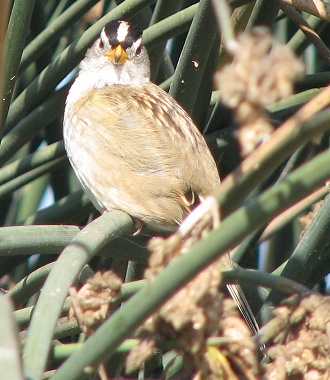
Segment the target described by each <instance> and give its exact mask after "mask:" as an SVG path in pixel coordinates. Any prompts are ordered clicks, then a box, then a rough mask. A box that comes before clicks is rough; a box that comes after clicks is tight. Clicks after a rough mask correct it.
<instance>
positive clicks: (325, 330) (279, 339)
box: [265, 294, 330, 380]
mask: <svg viewBox="0 0 330 380" xmlns="http://www.w3.org/2000/svg"><path fill="white" fill-rule="evenodd" d="M274 314H275V318H274V320H273V321H271V323H272V325H273V327H274V326H275V324H274V321H275V322H276V326H277V328H275V329H274V328H273V329H272V330H273V333H274V332H275V334H274V335H275V339H273V340H274V341H275V342H276V343H275V344H274V345H272V346H271V347H270V348H269V349H268V350H267V355H268V357H269V359H270V363H268V364H267V365H266V366H265V378H267V379H274V380H284V379H288V380H291V379H305V380H306V379H307V380H312V379H328V378H329V377H330V357H329V344H330V336H329V332H330V298H329V297H323V296H321V295H318V294H312V295H309V296H307V297H305V298H303V299H302V300H301V299H300V298H299V297H298V296H294V297H291V298H289V299H287V300H286V301H284V302H283V304H282V306H280V307H278V308H276V309H275V311H274Z"/></svg>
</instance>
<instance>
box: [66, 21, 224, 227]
mask: <svg viewBox="0 0 330 380" xmlns="http://www.w3.org/2000/svg"><path fill="white" fill-rule="evenodd" d="M142 32H143V31H142V29H141V28H140V27H138V26H137V25H134V24H132V23H129V22H126V21H111V22H109V23H108V24H107V25H105V27H104V28H103V29H102V31H101V34H100V37H99V38H98V39H97V40H96V41H95V42H94V44H93V45H92V47H91V48H90V49H89V50H87V52H86V56H85V58H84V59H83V60H82V62H81V64H80V68H79V73H78V76H77V78H76V79H75V81H74V83H73V85H72V87H71V89H70V91H69V94H68V97H67V100H66V107H65V113H64V123H63V124H64V125H63V135H64V143H65V148H66V151H67V155H68V158H69V160H70V163H71V165H72V167H73V169H74V171H75V173H76V176H77V177H78V179H79V181H80V183H81V185H82V187H83V188H84V190H85V192H86V193H87V195H88V196H89V197H90V199H91V201H92V202H93V204H94V206H95V207H96V208H97V209H98V210H99V211H100V212H101V213H103V212H108V211H110V210H115V209H116V210H122V211H125V212H126V213H128V214H129V215H130V216H131V217H133V219H134V220H136V221H139V222H141V223H142V224H143V225H146V226H149V227H151V228H152V229H156V230H164V231H166V230H167V231H172V230H175V229H176V227H177V226H178V225H180V224H181V222H182V221H183V219H184V218H185V216H186V215H187V214H188V213H190V212H191V210H192V209H193V208H194V206H196V205H197V204H198V203H199V202H200V201H202V200H203V199H204V198H205V197H206V196H207V195H208V194H209V193H210V192H211V191H212V189H214V188H215V187H216V186H218V185H219V184H220V177H219V173H218V170H217V166H216V164H215V161H214V159H213V157H212V154H211V152H210V150H209V148H208V146H207V144H206V142H205V139H204V138H203V136H202V135H201V133H200V132H199V130H198V128H197V127H196V125H195V124H194V122H193V121H192V119H191V118H190V116H189V115H188V114H187V113H186V112H185V110H184V109H183V108H182V107H181V106H180V105H179V104H178V103H177V102H176V101H175V100H174V99H173V98H172V97H171V96H170V95H169V94H168V93H167V92H165V91H163V90H162V89H161V88H160V87H158V86H157V85H156V84H154V83H152V82H151V81H150V63H149V58H148V53H147V50H146V48H145V47H144V46H143V44H142Z"/></svg>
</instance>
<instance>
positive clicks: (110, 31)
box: [104, 20, 143, 49]
mask: <svg viewBox="0 0 330 380" xmlns="http://www.w3.org/2000/svg"><path fill="white" fill-rule="evenodd" d="M122 22H124V21H118V20H115V21H110V22H109V23H108V24H106V26H105V27H104V32H105V35H106V36H107V38H108V39H109V42H110V45H111V46H112V47H116V46H118V45H121V46H122V47H123V48H124V49H127V48H128V47H131V46H132V45H133V43H134V42H135V41H137V40H138V39H139V38H141V36H142V33H143V30H142V29H141V28H140V27H139V26H137V25H132V24H129V28H128V31H127V37H126V38H125V40H124V41H121V42H120V41H119V40H118V28H119V25H120V24H121V23H122Z"/></svg>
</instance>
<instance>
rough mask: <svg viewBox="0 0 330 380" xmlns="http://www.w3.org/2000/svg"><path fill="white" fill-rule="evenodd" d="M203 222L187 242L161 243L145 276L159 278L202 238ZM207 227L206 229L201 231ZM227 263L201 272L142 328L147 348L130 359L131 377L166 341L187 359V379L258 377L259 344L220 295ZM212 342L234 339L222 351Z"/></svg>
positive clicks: (155, 246) (170, 240) (153, 246)
mask: <svg viewBox="0 0 330 380" xmlns="http://www.w3.org/2000/svg"><path fill="white" fill-rule="evenodd" d="M204 222H205V220H204V221H202V222H201V223H200V224H199V225H197V226H196V228H195V229H194V231H192V233H191V234H190V236H189V237H187V238H186V239H182V237H181V236H180V235H179V234H178V233H176V234H174V235H172V236H170V237H169V238H167V239H162V238H155V239H153V240H152V241H151V243H150V249H151V251H152V254H151V257H150V262H149V268H148V269H147V271H146V274H145V277H146V278H147V279H149V280H151V279H153V278H154V277H155V276H156V275H157V274H158V273H159V272H160V271H161V270H163V269H164V267H166V265H167V264H168V263H169V262H170V261H172V260H173V259H175V258H176V257H178V256H180V255H182V254H184V253H185V252H186V250H187V249H188V248H189V247H190V246H191V245H192V244H194V243H195V242H196V240H198V239H200V238H201V235H203V234H204V233H205V225H203V223H204ZM201 225H203V227H201ZM221 280H222V276H221V258H220V259H219V260H217V261H216V262H215V263H213V264H212V265H210V266H209V267H208V268H206V269H205V270H203V271H202V272H200V273H199V274H198V275H197V276H196V277H195V278H194V279H193V280H191V281H190V282H189V283H188V284H187V285H185V286H184V287H183V288H182V289H181V290H180V291H178V292H177V293H176V294H175V295H174V296H173V297H172V298H171V299H170V300H169V301H167V302H166V303H165V304H164V305H163V306H162V307H161V308H160V310H159V311H158V312H157V313H155V314H153V315H152V316H151V317H150V318H148V320H147V321H146V322H145V323H144V324H143V326H142V327H140V328H139V330H138V332H137V336H138V337H139V338H140V339H141V343H140V344H139V345H138V346H137V347H136V348H134V349H133V350H132V351H131V352H130V354H129V355H128V357H127V361H126V369H127V371H128V372H131V371H133V370H136V369H137V368H139V367H141V366H142V365H143V363H144V362H145V361H146V360H147V359H149V358H150V357H151V356H152V355H153V354H154V352H155V351H156V350H158V349H159V347H160V345H161V343H162V342H163V341H169V340H174V341H175V344H176V347H177V348H176V351H177V352H178V353H180V354H181V355H182V356H183V358H184V365H185V368H184V374H183V375H184V376H188V378H193V379H221V378H230V377H231V378H235V377H234V376H238V377H239V378H242V379H255V378H257V377H256V376H257V374H258V370H259V365H258V360H257V358H256V356H257V355H256V351H257V349H256V345H255V343H254V341H253V340H252V339H251V334H250V331H249V329H248V327H247V326H246V324H245V322H243V321H242V319H241V317H240V316H239V315H238V311H237V308H236V306H235V304H234V302H233V301H232V300H228V299H227V300H225V299H224V296H223V294H222V293H221V291H220V286H221ZM210 337H225V338H229V339H226V340H225V341H224V342H222V344H221V347H214V346H209V345H208V343H207V341H208V338H210Z"/></svg>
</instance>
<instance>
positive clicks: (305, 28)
mask: <svg viewBox="0 0 330 380" xmlns="http://www.w3.org/2000/svg"><path fill="white" fill-rule="evenodd" d="M281 8H282V10H283V12H285V13H286V15H287V16H288V17H289V18H290V19H291V20H292V21H293V22H294V23H295V24H296V25H297V26H298V28H299V29H300V30H301V31H302V32H303V33H304V34H305V36H306V37H307V38H308V39H309V40H310V42H311V43H312V44H314V46H315V47H316V49H317V50H318V52H319V53H320V55H321V56H322V57H323V58H324V59H325V60H326V62H327V64H328V65H329V66H330V50H329V49H328V47H327V46H326V44H325V43H324V42H323V41H322V39H321V38H320V36H319V35H318V34H317V33H316V32H315V30H313V29H312V27H311V26H310V25H309V23H308V22H307V21H306V20H305V19H304V18H303V17H302V15H301V14H300V13H299V12H298V11H297V10H296V9H295V8H294V7H292V6H291V5H288V4H282V5H281Z"/></svg>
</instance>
